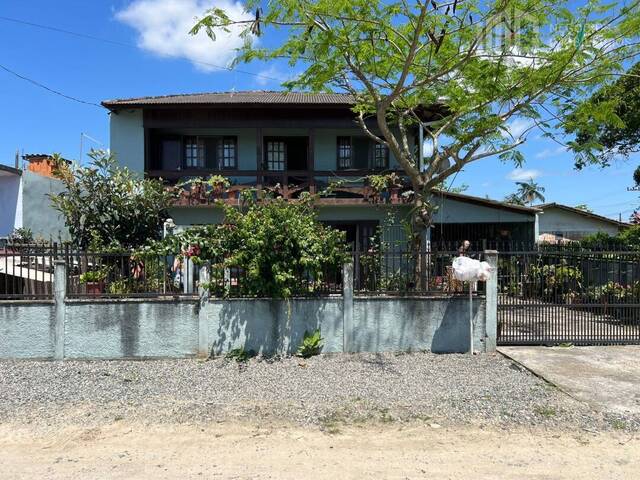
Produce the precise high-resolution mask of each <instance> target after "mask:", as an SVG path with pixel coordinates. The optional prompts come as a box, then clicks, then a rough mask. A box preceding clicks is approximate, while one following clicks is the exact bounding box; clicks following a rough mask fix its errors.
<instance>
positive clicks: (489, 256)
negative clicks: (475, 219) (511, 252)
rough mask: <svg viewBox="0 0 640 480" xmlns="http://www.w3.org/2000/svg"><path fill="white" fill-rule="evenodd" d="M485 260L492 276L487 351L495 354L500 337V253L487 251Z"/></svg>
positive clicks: (489, 285)
mask: <svg viewBox="0 0 640 480" xmlns="http://www.w3.org/2000/svg"><path fill="white" fill-rule="evenodd" d="M484 258H485V261H486V262H487V263H488V264H489V265H491V276H490V277H489V279H488V280H487V307H486V315H487V318H486V322H485V325H486V330H485V349H486V351H487V352H495V350H496V341H497V337H498V252H497V251H496V250H485V252H484Z"/></svg>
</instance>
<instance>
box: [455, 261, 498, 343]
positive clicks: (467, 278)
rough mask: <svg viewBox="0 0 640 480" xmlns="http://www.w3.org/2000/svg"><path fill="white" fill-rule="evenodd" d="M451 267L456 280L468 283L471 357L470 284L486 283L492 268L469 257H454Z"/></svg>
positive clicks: (471, 304) (471, 312) (471, 300)
mask: <svg viewBox="0 0 640 480" xmlns="http://www.w3.org/2000/svg"><path fill="white" fill-rule="evenodd" d="M451 267H452V268H453V276H454V277H455V279H456V280H458V281H461V282H469V353H470V354H471V355H473V303H472V302H473V296H472V282H477V281H482V282H484V281H487V280H488V279H489V276H490V275H491V271H492V270H493V268H492V267H491V265H489V264H488V263H487V262H481V261H480V260H474V259H473V258H469V257H456V258H455V260H454V261H453V263H452V264H451Z"/></svg>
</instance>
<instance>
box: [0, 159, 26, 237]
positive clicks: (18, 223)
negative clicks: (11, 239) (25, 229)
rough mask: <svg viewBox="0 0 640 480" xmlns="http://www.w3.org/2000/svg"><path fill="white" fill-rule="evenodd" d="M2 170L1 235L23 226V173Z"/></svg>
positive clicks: (0, 197) (0, 175)
mask: <svg viewBox="0 0 640 480" xmlns="http://www.w3.org/2000/svg"><path fill="white" fill-rule="evenodd" d="M1 173H2V172H0V237H6V236H7V235H9V234H10V233H11V232H13V230H14V229H16V228H20V227H22V181H21V178H22V177H21V175H14V174H6V175H3V174H1Z"/></svg>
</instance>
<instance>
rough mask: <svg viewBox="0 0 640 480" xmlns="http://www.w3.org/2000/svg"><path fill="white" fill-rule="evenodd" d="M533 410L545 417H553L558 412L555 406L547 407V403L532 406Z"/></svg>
mask: <svg viewBox="0 0 640 480" xmlns="http://www.w3.org/2000/svg"><path fill="white" fill-rule="evenodd" d="M533 411H534V412H535V413H536V414H537V415H540V416H541V417H546V418H550V417H554V416H555V415H556V414H557V413H558V412H557V411H556V409H555V408H553V407H549V406H547V405H537V406H535V407H534V408H533Z"/></svg>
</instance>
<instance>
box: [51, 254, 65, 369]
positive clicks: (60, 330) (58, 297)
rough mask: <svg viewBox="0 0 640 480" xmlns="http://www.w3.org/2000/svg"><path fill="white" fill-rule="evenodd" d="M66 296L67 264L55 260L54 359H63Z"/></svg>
mask: <svg viewBox="0 0 640 480" xmlns="http://www.w3.org/2000/svg"><path fill="white" fill-rule="evenodd" d="M66 296H67V264H66V262H65V261H64V260H56V261H55V266H54V271H53V299H54V302H55V307H54V310H55V329H54V337H53V358H54V360H64V316H65V315H64V314H65V312H64V299H65V297H66Z"/></svg>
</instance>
